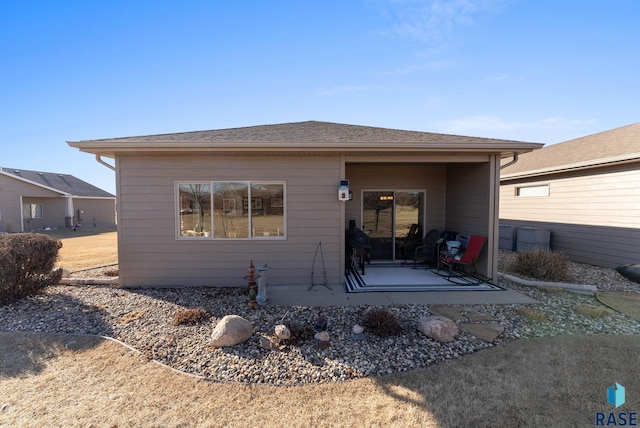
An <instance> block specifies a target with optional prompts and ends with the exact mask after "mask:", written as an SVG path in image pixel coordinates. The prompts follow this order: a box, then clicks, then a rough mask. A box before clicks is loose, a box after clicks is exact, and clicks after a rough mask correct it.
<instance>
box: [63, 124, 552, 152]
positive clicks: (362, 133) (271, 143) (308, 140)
mask: <svg viewBox="0 0 640 428" xmlns="http://www.w3.org/2000/svg"><path fill="white" fill-rule="evenodd" d="M67 143H68V144H69V145H70V146H72V147H77V148H79V149H80V150H82V151H86V152H89V153H95V154H99V155H106V156H114V154H115V153H123V152H133V151H136V152H140V151H144V152H169V151H174V152H178V151H180V152H187V151H191V152H196V151H202V152H204V151H218V152H220V151H227V152H235V153H241V152H244V153H246V152H247V151H273V152H280V153H283V152H287V151H288V152H301V151H307V152H308V153H320V152H322V153H338V152H339V153H342V154H345V153H352V154H356V153H363V152H366V153H369V154H370V153H373V152H379V153H383V152H389V151H394V150H404V151H407V150H414V151H425V150H431V151H445V150H450V151H464V150H468V149H475V150H477V151H484V152H489V151H491V152H496V151H505V152H508V151H514V150H515V151H518V152H527V151H530V150H533V149H536V148H539V147H540V146H541V145H539V144H536V143H527V142H521V141H511V140H500V139H493V138H479V137H466V136H460V135H448V134H437V133H430V132H418V131H403V130H397V129H387V128H378V127H371V126H360V125H345V124H339V123H331V122H318V121H306V122H293V123H283V124H275V125H259V126H248V127H243V128H229V129H219V130H211V131H196V132H180V133H175V134H160V135H147V136H138V137H124V138H111V139H100V140H83V141H77V142H71V141H69V142H67Z"/></svg>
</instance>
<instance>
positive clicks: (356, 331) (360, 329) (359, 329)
mask: <svg viewBox="0 0 640 428" xmlns="http://www.w3.org/2000/svg"><path fill="white" fill-rule="evenodd" d="M351 330H352V331H353V334H360V333H362V332H363V331H364V327H362V326H361V325H359V324H356V325H354V326H353V328H352V329H351Z"/></svg>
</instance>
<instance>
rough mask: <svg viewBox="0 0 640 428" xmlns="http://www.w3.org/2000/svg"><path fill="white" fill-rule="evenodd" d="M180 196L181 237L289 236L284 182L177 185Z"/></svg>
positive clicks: (253, 237)
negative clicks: (287, 233)
mask: <svg viewBox="0 0 640 428" xmlns="http://www.w3.org/2000/svg"><path fill="white" fill-rule="evenodd" d="M177 194H178V204H177V205H178V217H179V236H180V237H185V238H187V237H188V238H191V237H196V238H209V239H211V238H214V239H270V238H281V239H282V238H284V237H285V189H284V183H282V182H256V181H254V182H249V181H214V182H195V183H177Z"/></svg>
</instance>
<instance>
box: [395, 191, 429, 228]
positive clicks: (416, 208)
mask: <svg viewBox="0 0 640 428" xmlns="http://www.w3.org/2000/svg"><path fill="white" fill-rule="evenodd" d="M423 206H424V192H402V191H397V192H396V195H395V207H396V208H395V223H396V224H395V226H396V227H395V237H396V238H405V237H407V236H408V235H409V233H410V232H412V233H415V234H416V236H419V237H420V238H421V237H422V235H423V230H422V218H423ZM412 226H413V228H412Z"/></svg>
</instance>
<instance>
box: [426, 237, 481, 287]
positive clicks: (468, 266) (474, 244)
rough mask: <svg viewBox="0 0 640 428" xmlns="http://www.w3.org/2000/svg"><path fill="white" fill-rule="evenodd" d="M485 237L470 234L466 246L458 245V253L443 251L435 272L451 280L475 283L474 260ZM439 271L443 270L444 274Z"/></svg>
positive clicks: (476, 281) (475, 270) (476, 258)
mask: <svg viewBox="0 0 640 428" xmlns="http://www.w3.org/2000/svg"><path fill="white" fill-rule="evenodd" d="M486 239H487V238H485V237H484V236H479V235H472V236H470V237H469V240H468V242H467V244H466V247H460V250H459V252H458V253H455V254H452V253H450V252H448V251H443V252H442V253H441V254H440V258H439V260H438V269H437V272H436V273H438V274H439V275H443V276H445V277H446V278H447V280H449V281H451V282H459V283H466V284H477V283H478V282H479V280H478V279H477V278H476V277H475V276H474V275H475V274H476V272H477V269H476V261H477V260H478V256H479V255H480V251H481V250H482V247H483V246H484V242H485V241H486ZM440 271H444V274H442V273H440ZM457 280H459V281H457Z"/></svg>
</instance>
